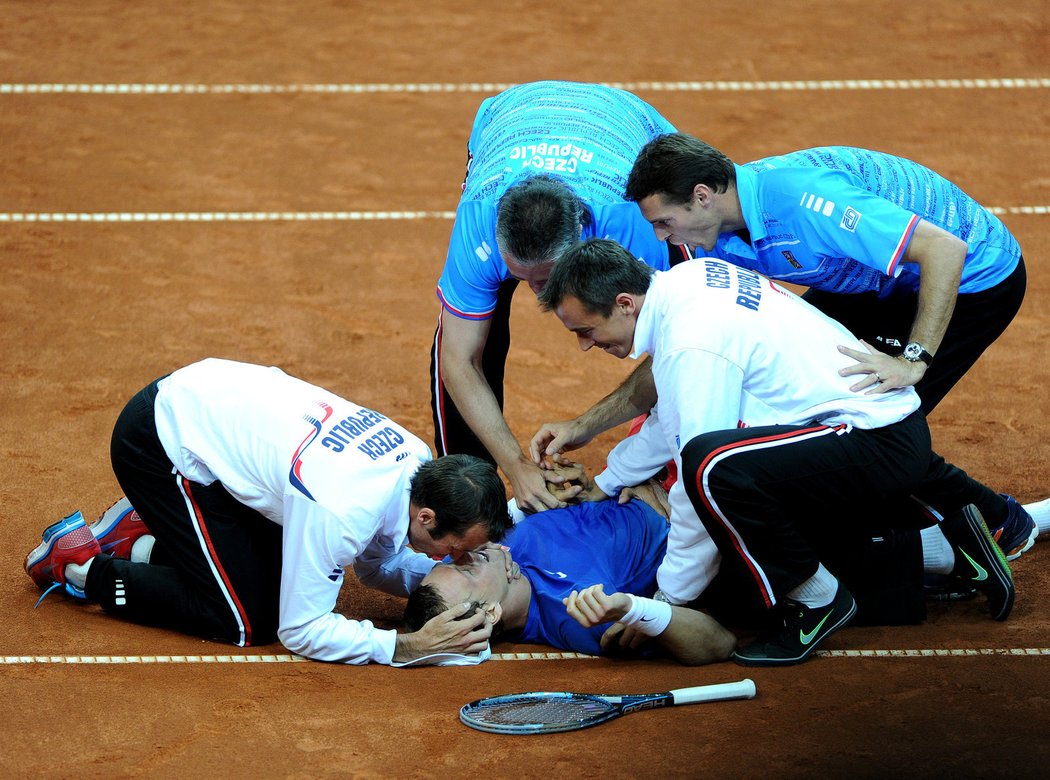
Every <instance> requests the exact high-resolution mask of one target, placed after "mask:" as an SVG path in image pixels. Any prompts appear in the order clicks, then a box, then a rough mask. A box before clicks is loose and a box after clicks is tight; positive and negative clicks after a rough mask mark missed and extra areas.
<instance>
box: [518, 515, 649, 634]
mask: <svg viewBox="0 0 1050 780" xmlns="http://www.w3.org/2000/svg"><path fill="white" fill-rule="evenodd" d="M667 529H668V525H667V521H666V520H665V519H664V518H663V517H661V516H660V515H659V514H657V513H656V512H655V511H654V510H653V509H651V508H650V507H649V506H648V505H647V504H644V503H643V502H641V501H638V500H634V501H630V502H628V503H626V504H618V503H616V501H615V500H609V501H599V502H594V503H586V504H580V505H578V506H570V507H567V508H565V509H550V510H548V511H546V512H540V513H538V514H535V515H531V516H529V517H527V518H526V519H525V520H523V521H522V522H520V523H518V525H516V526H515V527H514V528H513V529H512V530H511V532H510V533H509V534H508V535H507V537H506V539H505V540H504V544H506V545H507V546H508V547H510V550H511V553H512V555H513V556H514V560H515V561H517V562H518V566H520V567H521V570H522V573H523V574H524V575H525V576H526V577H528V579H529V582H531V583H532V603H531V604H530V606H529V616H528V620H527V622H526V624H525V627H524V628H523V629H522V631H521V634H520V636H519V637H518V639H519V641H521V642H527V643H539V644H546V645H551V646H553V647H557V648H561V649H562V650H574V651H576V652H579V653H587V654H589V655H600V654H601V647H600V646H599V641H600V639H601V636H602V634H603V633H605V630H606V629H607V628H608V627H609V625H610V624H609V623H604V624H602V625H598V626H594V627H593V628H584V627H583V626H581V625H580V624H579V623H577V622H576V621H575V620H573V619H572V618H571V617H569V616H568V614H567V613H566V611H565V605H564V604H562V601H561V600H562V599H563V598H565V597H566V596H568V595H569V593H570V592H571V591H573V590H577V591H579V590H582V589H583V588H586V587H589V586H591V585H597V584H598V583H601V584H603V585H604V586H605V592H606V593H615V592H617V591H619V592H623V593H633V594H635V595H639V596H652V595H653V593H655V592H656V569H657V567H659V565H660V561H662V560H663V557H664V553H665V552H666V550H667Z"/></svg>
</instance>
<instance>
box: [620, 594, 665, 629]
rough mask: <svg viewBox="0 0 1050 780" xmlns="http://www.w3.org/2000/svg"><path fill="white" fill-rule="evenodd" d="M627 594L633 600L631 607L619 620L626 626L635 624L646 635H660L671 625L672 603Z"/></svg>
mask: <svg viewBox="0 0 1050 780" xmlns="http://www.w3.org/2000/svg"><path fill="white" fill-rule="evenodd" d="M626 595H627V598H629V599H630V600H631V608H630V609H629V610H627V614H626V615H624V616H623V617H622V618H620V620H619V621H618V622H620V623H623V624H624V625H625V626H634V627H635V628H637V629H638V631H640V632H641V633H643V634H645V635H646V636H658V635H660V634H662V633H663V632H664V630H665V629H666V628H667V626H668V625H670V623H671V605H670V604H668V603H666V602H663V601H656V600H655V599H647V598H645V597H644V596H634V595H632V594H630V593H628V594H626Z"/></svg>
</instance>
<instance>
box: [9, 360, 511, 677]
mask: <svg viewBox="0 0 1050 780" xmlns="http://www.w3.org/2000/svg"><path fill="white" fill-rule="evenodd" d="M112 461H113V470H114V472H115V474H116V476H117V480H118V481H119V482H120V485H121V487H122V488H123V489H124V492H125V494H126V497H127V498H126V499H122V500H121V501H119V502H118V503H117V504H116V505H114V507H112V508H111V509H110V510H109V511H107V512H106V513H104V514H103V516H102V517H101V518H100V519H99V520H98V521H97V522H96V523H94V524H92V525H91V526H87V525H85V523H84V519H83V516H82V515H81V514H80V512H75V513H74V514H72V515H70V516H69V517H67V518H65V519H63V520H60V521H59V522H57V523H55V524H53V525H51V526H50V527H49V528H47V529H46V530H45V531H44V534H43V541H42V542H41V544H40V545H39V546H38V547H37V548H36V549H35V550H33V551H32V552H30V553H29V555H28V556H27V557H26V561H25V568H26V572H27V573H28V574H29V576H30V577H31V578H32V579H33V581H34V582H35V583H36V584H37V585H38V586H39V587H41V588H42V589H46V590H47V592H50V590H51V589H56V588H63V589H64V590H65V592H66V593H68V594H69V595H70V596H72V597H74V598H76V599H78V600H81V601H97V602H98V603H99V604H101V605H102V608H103V609H104V610H105V611H106V612H108V613H110V614H112V615H115V616H117V617H122V618H125V619H127V620H130V621H133V622H136V623H144V624H149V625H157V626H166V627H170V628H175V629H178V630H180V631H184V632H186V633H190V634H194V635H198V636H204V637H207V638H215V639H220V640H224V641H228V642H233V643H234V644H237V645H240V646H247V645H259V644H268V643H270V642H273V641H274V639H276V638H280V640H281V642H282V643H283V644H284V645H285V647H287V648H288V649H289V650H290V651H292V652H294V653H299V654H301V655H304V656H306V657H308V658H313V659H315V660H319V661H333V662H339V663H352V664H362V663H368V662H376V663H386V664H394V665H403V664H407V663H412V662H420V663H428V662H431V663H432V662H439V661H440V660H441V659H435V658H433V656H434V654H441V653H445V654H448V653H455V654H466V655H471V654H473V655H475V656H476V655H477V654H478V653H479V652H481V651H484V650H485V649H486V648H487V645H488V639H489V635H490V633H491V627H490V626H489V625H488V624H487V622H486V621H485V619H484V616H482V615H478V616H471V617H469V618H467V619H464V620H459V618H462V617H463V615H464V612H465V606H464V605H463V604H458V605H456V606H455V607H453V608H452V609H449V610H447V611H446V612H445V613H444V614H442V615H439V616H437V617H435V618H434V620H432V621H429V622H427V623H426V625H423V626H420V628H419V630H418V631H416V632H413V633H411V634H398V633H396V632H394V631H384V630H379V629H377V628H376V627H374V626H373V625H372V623H371V622H370V621H367V620H361V621H357V620H348V619H347V618H344V617H343V616H342V615H340V614H338V613H335V612H334V611H333V610H334V608H335V605H336V600H337V598H338V596H339V590H340V587H341V585H342V582H343V567H345V566H350V565H351V564H352V565H353V566H354V569H355V571H356V573H357V575H358V577H359V578H360V579H361V581H362V582H363V583H364V584H366V585H369V586H373V587H378V588H381V589H383V590H385V591H387V592H389V593H393V594H395V595H402V596H403V595H407V593H408V592H409V591H410V590H411V588H412V587H414V586H415V585H416V584H418V583H419V581H420V580H421V579H422V578H423V576H424V575H425V574H427V573H428V572H429V571H430V569H431V568H432V567H433V566H434V561H433V560H432V557H431V556H437V557H442V556H451V557H452V558H454V559H455V558H459V557H461V556H462V555H463V553H464V552H465V551H466V550H470V549H473V548H475V547H478V546H480V545H482V544H484V543H485V542H487V541H495V540H498V539H500V538H502V536H503V533H504V532H505V530H506V529H507V528H508V527H509V526H510V518H509V515H508V513H507V496H506V489H505V488H504V485H503V482H502V481H501V480H500V478H499V475H498V474H497V473H496V470H495V468H494V467H493V466H491V465H489V464H488V463H486V462H485V461H482V460H481V459H479V458H474V457H471V456H464V455H450V456H447V457H444V458H438V459H436V460H432V459H431V456H430V450H429V449H428V448H427V446H426V444H424V443H423V442H422V441H420V440H419V439H418V438H416V437H415V436H414V435H412V434H411V433H410V432H409V431H407V430H406V429H405V428H403V427H401V426H400V425H398V424H397V423H395V422H394V421H393V420H390V419H388V418H386V417H385V416H383V415H382V414H380V413H378V412H375V411H373V410H371V409H367V408H365V407H362V406H359V405H357V404H355V403H352V402H350V401H347V400H344V399H342V398H340V397H338V396H336V395H335V394H333V393H330V392H328V391H326V390H323V389H322V388H320V387H315V386H314V385H310V384H307V383H306V382H303V381H302V380H299V379H296V378H294V377H291V376H288V375H287V374H285V373H284V372H282V371H281V370H280V369H277V368H266V367H263V366H255V365H249V364H245V363H235V362H232V361H227V360H214V359H213V360H205V361H202V362H200V363H195V364H193V365H191V366H187V367H186V368H182V369H179V370H178V371H175V372H174V373H173V374H170V375H168V376H167V377H164V378H162V379H159V380H157V381H156V382H153V383H151V384H150V385H149V386H147V387H146V388H145V389H144V390H142V391H141V392H140V393H138V394H137V395H136V396H135V397H134V398H132V400H131V401H130V402H129V403H128V405H127V406H126V407H125V409H124V411H123V412H122V413H121V415H120V417H119V418H118V420H117V424H116V427H115V429H114V432H113V440H112ZM132 507H134V509H132ZM409 547H411V548H413V549H414V550H415V552H413V549H409ZM45 595H46V593H45Z"/></svg>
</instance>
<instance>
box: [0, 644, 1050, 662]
mask: <svg viewBox="0 0 1050 780" xmlns="http://www.w3.org/2000/svg"><path fill="white" fill-rule="evenodd" d="M815 655H819V656H824V657H825V658H973V657H975V656H1015V657H1029V656H1050V648H1046V647H1014V648H1006V647H991V648H972V649H958V650H952V649H945V648H933V649H926V650H818V651H817V652H816V653H815ZM598 658H599V656H593V655H585V654H583V653H558V652H551V653H493V654H492V658H491V659H490V660H493V661H577V660H578V661H595V660H598ZM308 660H309V659H307V658H304V657H303V656H301V655H295V654H285V655H8V656H0V666H4V665H8V666H14V665H19V664H41V665H70V664H72V665H83V664H96V665H99V664H103V665H105V664H253V663H254V664H278V663H302V662H304V661H308Z"/></svg>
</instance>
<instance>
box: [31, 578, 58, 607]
mask: <svg viewBox="0 0 1050 780" xmlns="http://www.w3.org/2000/svg"><path fill="white" fill-rule="evenodd" d="M61 587H62V583H61V582H52V583H51V587H49V588H48V589H47V590H45V591H44V595H43V596H41V597H40V598H38V599H37V600H36V604H34V605H33V609H36V608H37V607H39V606H40V602H41V601H43V600H44V599H46V598H47V594H48V593H50V592H51V591H53V590H54V589H55V588H61Z"/></svg>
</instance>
